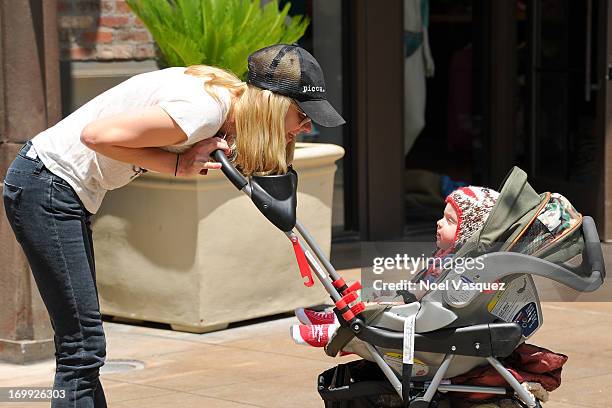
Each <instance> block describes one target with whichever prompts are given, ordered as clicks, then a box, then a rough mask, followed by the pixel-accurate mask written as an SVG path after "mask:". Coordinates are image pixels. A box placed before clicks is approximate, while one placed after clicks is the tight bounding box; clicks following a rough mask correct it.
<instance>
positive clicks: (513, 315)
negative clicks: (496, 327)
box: [487, 275, 542, 337]
mask: <svg viewBox="0 0 612 408" xmlns="http://www.w3.org/2000/svg"><path fill="white" fill-rule="evenodd" d="M536 293H537V292H536V290H535V285H534V283H533V279H531V276H529V275H520V276H519V277H517V278H516V279H513V280H512V281H511V282H509V283H508V285H507V286H506V290H504V291H502V292H498V293H497V295H495V296H494V297H493V299H491V301H490V302H489V304H488V305H487V309H488V310H489V313H491V314H492V315H494V316H496V317H499V318H500V319H502V320H503V321H505V322H516V323H519V324H520V325H521V327H522V329H523V336H525V337H529V336H531V335H532V334H533V333H534V331H535V330H536V329H537V328H538V327H539V326H540V325H541V323H542V319H541V318H540V316H539V314H538V307H537V302H538V297H537V294H536Z"/></svg>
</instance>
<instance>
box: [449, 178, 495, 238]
mask: <svg viewBox="0 0 612 408" xmlns="http://www.w3.org/2000/svg"><path fill="white" fill-rule="evenodd" d="M498 197H499V193H498V192H497V191H495V190H492V189H490V188H486V187H477V186H468V187H461V188H458V189H457V190H455V191H453V192H452V193H450V194H449V195H448V196H447V197H446V202H447V203H449V204H450V205H452V206H453V208H454V209H455V211H456V212H457V232H455V241H454V242H455V244H454V248H455V249H458V248H459V247H460V246H461V245H463V244H464V243H465V242H466V241H467V240H468V239H470V237H471V236H472V235H474V233H475V232H477V231H478V230H480V229H481V228H482V227H483V226H484V223H485V222H486V221H487V218H489V214H490V213H491V210H492V209H493V206H494V205H495V202H496V201H497V198H498Z"/></svg>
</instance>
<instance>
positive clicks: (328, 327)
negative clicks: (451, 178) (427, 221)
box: [291, 186, 499, 347]
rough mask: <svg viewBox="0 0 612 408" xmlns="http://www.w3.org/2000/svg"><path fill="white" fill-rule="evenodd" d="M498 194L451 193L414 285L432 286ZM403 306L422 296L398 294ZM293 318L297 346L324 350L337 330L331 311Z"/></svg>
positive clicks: (463, 190)
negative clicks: (426, 261) (428, 259)
mask: <svg viewBox="0 0 612 408" xmlns="http://www.w3.org/2000/svg"><path fill="white" fill-rule="evenodd" d="M498 197H499V193H498V192H497V191H495V190H492V189H490V188H486V187H477V186H468V187H461V188H458V189H457V190H455V191H453V192H452V193H450V194H449V195H448V196H447V197H446V200H445V201H446V207H445V208H444V214H443V215H442V218H440V219H439V220H438V222H437V224H436V226H437V228H436V249H435V251H434V253H433V257H432V258H433V259H432V262H430V264H429V266H428V267H427V268H425V269H423V270H422V271H421V272H419V273H418V274H417V275H416V276H415V278H414V279H413V280H414V281H417V282H418V281H424V280H428V281H431V282H435V281H436V280H437V279H438V278H439V277H440V273H441V270H440V268H439V267H440V265H444V264H445V262H444V260H445V258H448V257H452V256H453V254H454V253H456V252H457V250H459V248H461V246H462V245H463V244H464V243H465V242H466V241H467V240H468V239H469V238H470V237H472V235H474V233H475V232H477V231H478V230H480V229H481V228H482V227H483V226H484V223H485V222H486V220H487V218H488V217H489V214H490V213H491V210H492V208H493V206H494V205H495V202H496V201H497V198H498ZM398 295H401V296H402V297H403V298H404V302H410V301H415V300H417V299H418V298H420V296H422V295H423V293H420V294H416V295H415V294H413V293H411V292H408V291H398ZM295 315H296V316H297V318H298V320H299V321H300V322H301V323H302V324H299V325H293V326H292V327H291V336H292V337H293V340H294V341H295V343H296V344H304V345H311V346H314V347H324V346H325V345H326V344H327V342H328V341H329V339H330V338H331V336H332V334H333V333H334V331H335V330H336V328H337V327H338V326H339V323H338V321H337V318H336V315H335V313H334V312H333V311H331V310H329V311H323V312H317V311H314V310H310V309H303V308H299V309H296V310H295Z"/></svg>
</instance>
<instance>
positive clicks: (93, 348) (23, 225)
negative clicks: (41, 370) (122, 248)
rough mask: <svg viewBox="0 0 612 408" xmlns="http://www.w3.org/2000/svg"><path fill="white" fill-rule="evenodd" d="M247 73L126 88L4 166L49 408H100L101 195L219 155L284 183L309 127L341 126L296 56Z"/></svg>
mask: <svg viewBox="0 0 612 408" xmlns="http://www.w3.org/2000/svg"><path fill="white" fill-rule="evenodd" d="M248 66H249V72H248V77H247V81H246V82H242V81H240V80H239V79H238V78H237V77H235V76H234V75H232V74H230V73H228V72H225V71H223V70H221V69H219V68H213V67H207V66H191V67H189V68H187V69H185V68H180V67H175V68H168V69H164V70H160V71H155V72H151V73H145V74H141V75H137V76H135V77H132V78H130V79H128V80H127V81H125V82H123V83H121V84H119V85H117V86H116V87H114V88H112V89H110V90H108V91H106V92H104V93H103V94H101V95H99V96H97V97H96V98H94V99H92V100H91V101H90V102H88V103H87V104H85V105H83V106H82V107H81V108H79V109H78V110H77V111H75V112H74V113H73V114H71V115H70V116H68V117H66V118H65V119H64V120H62V121H61V122H59V123H58V124H56V125H55V126H53V127H51V128H49V129H47V130H45V131H43V132H41V133H40V134H38V135H36V136H35V137H34V138H33V139H32V140H31V141H29V142H27V143H26V144H25V145H24V147H23V148H22V149H21V151H20V152H19V154H18V155H17V157H16V158H15V160H14V162H13V163H12V164H11V166H10V167H9V169H8V171H7V174H6V177H5V182H4V189H3V198H4V204H5V210H6V213H7V217H8V219H9V222H10V224H11V227H12V229H13V231H14V233H15V236H16V238H17V240H18V242H19V243H20V244H21V246H22V248H23V250H24V252H25V254H26V256H27V259H28V262H29V264H30V268H31V270H32V273H33V275H34V278H35V280H36V284H37V286H38V289H39V291H40V294H41V296H42V299H43V301H44V303H45V306H46V307H47V310H48V312H49V316H50V319H51V324H52V326H53V329H54V332H55V335H54V339H55V347H56V361H57V366H56V374H55V382H54V389H55V390H60V391H62V393H61V394H60V398H57V399H54V400H53V401H52V407H68V406H70V407H105V406H106V402H105V397H104V391H103V389H102V385H101V384H100V381H99V368H100V367H101V366H102V365H103V364H104V359H105V356H106V347H105V346H106V343H105V338H104V331H103V328H102V320H101V315H100V308H99V302H98V293H97V288H96V277H95V264H94V253H93V243H92V233H91V224H90V217H91V215H92V214H95V213H96V212H97V211H98V209H99V207H100V204H101V202H102V199H103V197H104V195H105V193H106V191H108V190H112V189H115V188H119V187H121V186H123V185H125V184H127V183H129V182H130V181H131V180H132V179H134V178H135V177H137V176H138V175H140V174H141V173H142V172H144V171H154V172H159V173H166V174H171V175H174V176H193V175H198V174H202V175H204V174H206V173H207V171H208V170H210V169H219V168H220V167H221V165H220V164H219V163H215V162H214V161H213V160H212V159H211V158H210V154H211V152H213V151H214V150H217V149H223V150H224V151H225V153H226V154H227V155H228V156H229V157H230V158H231V160H232V161H233V163H234V165H235V166H236V167H237V168H238V169H240V170H241V171H242V172H243V174H245V175H246V176H250V175H253V174H270V173H284V172H286V171H287V167H288V165H289V164H290V163H291V161H292V158H293V148H294V144H295V138H296V136H297V134H299V133H300V132H309V131H310V129H311V124H310V121H311V119H312V120H314V121H315V122H317V123H319V124H321V125H323V126H337V125H340V124H342V123H344V120H343V119H342V117H341V116H340V115H339V114H338V113H337V112H336V111H335V110H334V109H333V108H332V107H331V105H330V104H329V103H328V102H327V101H326V99H325V84H324V81H323V74H322V71H321V68H320V66H319V65H318V63H317V62H316V60H315V59H314V58H313V57H312V55H310V54H309V53H308V52H307V51H305V50H303V49H302V48H300V47H297V46H295V45H285V44H277V45H274V46H271V47H267V48H264V49H261V50H259V51H257V52H255V53H253V54H252V55H251V56H249V61H248Z"/></svg>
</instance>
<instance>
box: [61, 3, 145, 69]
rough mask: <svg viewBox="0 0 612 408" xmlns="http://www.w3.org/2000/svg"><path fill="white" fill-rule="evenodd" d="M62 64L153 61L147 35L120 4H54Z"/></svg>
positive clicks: (129, 11) (125, 7)
mask: <svg viewBox="0 0 612 408" xmlns="http://www.w3.org/2000/svg"><path fill="white" fill-rule="evenodd" d="M57 7H58V10H57V11H58V15H57V18H58V29H59V39H60V53H61V54H60V59H61V60H62V61H109V60H115V61H116V60H144V59H151V58H154V57H155V52H156V47H155V44H154V42H153V38H152V37H151V34H149V32H148V31H147V29H146V28H145V27H144V25H143V24H142V23H141V22H140V20H139V19H138V18H137V17H136V16H135V15H134V13H132V11H131V10H130V8H129V7H128V5H127V4H126V3H125V1H123V0H58V2H57Z"/></svg>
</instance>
